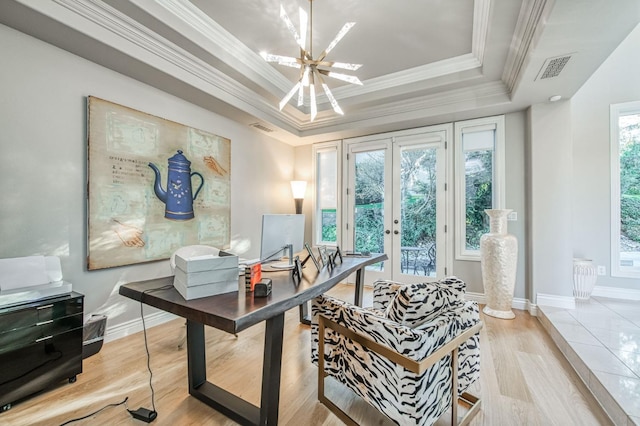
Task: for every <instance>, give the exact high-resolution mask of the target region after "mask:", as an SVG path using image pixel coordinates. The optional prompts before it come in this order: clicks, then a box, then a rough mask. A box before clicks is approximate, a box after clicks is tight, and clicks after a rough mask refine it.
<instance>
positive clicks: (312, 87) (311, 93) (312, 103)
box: [309, 70, 318, 121]
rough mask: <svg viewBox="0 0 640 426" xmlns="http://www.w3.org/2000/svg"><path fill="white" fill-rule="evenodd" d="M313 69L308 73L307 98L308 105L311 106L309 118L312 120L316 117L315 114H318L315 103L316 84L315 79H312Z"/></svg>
mask: <svg viewBox="0 0 640 426" xmlns="http://www.w3.org/2000/svg"><path fill="white" fill-rule="evenodd" d="M314 71H315V70H311V72H310V73H309V98H310V99H309V100H310V107H311V120H310V121H313V120H315V118H316V115H318V104H317V103H316V86H315V80H314V75H315V72H314Z"/></svg>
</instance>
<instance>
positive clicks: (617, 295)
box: [591, 286, 640, 300]
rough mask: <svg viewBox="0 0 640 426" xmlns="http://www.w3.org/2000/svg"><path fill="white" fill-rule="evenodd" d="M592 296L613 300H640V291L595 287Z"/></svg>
mask: <svg viewBox="0 0 640 426" xmlns="http://www.w3.org/2000/svg"><path fill="white" fill-rule="evenodd" d="M591 295H592V296H600V297H609V298H611V299H625V300H640V290H638V289H635V288H620V287H603V286H595V287H594V289H593V292H592V293H591Z"/></svg>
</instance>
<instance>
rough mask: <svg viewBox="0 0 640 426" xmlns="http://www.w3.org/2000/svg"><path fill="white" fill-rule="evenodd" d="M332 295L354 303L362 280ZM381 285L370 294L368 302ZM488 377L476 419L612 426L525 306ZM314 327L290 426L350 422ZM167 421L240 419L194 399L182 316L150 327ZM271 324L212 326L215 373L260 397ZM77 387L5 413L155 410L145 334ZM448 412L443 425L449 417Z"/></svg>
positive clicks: (492, 327) (291, 389)
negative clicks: (316, 356)
mask: <svg viewBox="0 0 640 426" xmlns="http://www.w3.org/2000/svg"><path fill="white" fill-rule="evenodd" d="M331 294H334V295H336V296H338V297H341V298H344V299H345V300H352V294H353V287H351V286H346V285H343V286H338V287H336V288H335V289H334V290H332V292H331ZM370 299H371V291H370V289H367V290H366V292H365V306H366V305H367V302H368V301H370ZM483 321H484V328H483V330H482V332H481V369H482V372H481V380H480V382H479V383H478V384H477V385H476V386H474V389H472V392H473V393H475V394H476V395H478V396H480V397H481V398H482V400H483V402H482V410H481V412H480V413H479V414H478V415H477V416H476V418H475V419H474V421H473V422H472V424H473V425H476V426H477V425H490V426H501V425H544V426H547V425H562V426H567V425H580V426H585V425H608V424H610V422H609V420H608V418H607V417H606V415H605V414H604V412H603V411H602V410H601V409H600V407H599V406H598V404H597V402H596V401H595V399H594V398H593V397H592V396H591V395H590V394H589V393H588V391H587V390H586V388H585V387H584V385H583V384H582V382H581V381H580V380H579V379H578V378H577V376H576V374H575V373H574V372H573V370H571V367H570V366H569V364H568V363H567V362H566V360H565V359H564V358H563V357H562V355H561V354H560V352H559V351H558V349H557V348H556V347H555V345H554V344H553V342H552V340H551V339H550V338H549V336H548V335H547V334H546V333H545V331H544V330H543V328H542V327H541V325H540V324H539V322H538V320H537V319H536V318H535V317H531V316H530V315H529V314H528V313H526V312H523V311H516V319H515V320H512V321H508V320H499V319H495V318H491V317H484V318H483ZM309 334H310V331H309V328H308V327H307V326H304V325H301V324H300V323H299V322H298V311H297V309H294V310H291V311H289V312H287V314H286V322H285V335H284V338H285V344H284V354H283V368H282V382H281V393H280V424H282V425H295V426H298V425H340V424H341V422H340V421H339V420H338V419H337V418H336V417H335V416H334V415H333V414H332V413H331V412H330V411H329V410H328V409H327V408H325V407H324V406H323V405H322V404H320V403H319V402H318V401H317V398H316V378H317V368H316V367H315V366H314V365H312V364H311V362H310V360H309V352H310V349H309V347H310V337H309ZM147 335H148V339H149V350H150V353H151V368H152V370H153V386H154V389H155V401H156V409H157V411H158V418H157V419H156V420H155V422H154V423H152V424H154V425H171V426H182V425H234V424H235V423H234V422H232V421H231V420H228V419H227V418H226V417H225V416H223V415H222V414H219V413H218V412H216V411H215V410H213V409H211V408H209V407H208V406H206V405H204V404H203V403H201V402H199V401H197V400H196V399H194V398H191V397H190V396H189V395H188V390H187V363H186V349H178V344H179V342H180V341H181V338H182V336H183V335H184V321H183V320H181V319H177V320H174V321H171V322H168V323H165V324H163V325H160V326H157V327H154V328H152V329H150V330H148V332H147ZM263 335H264V326H263V325H258V326H255V327H252V328H251V329H249V330H246V331H244V332H242V333H240V334H239V335H238V337H237V338H236V337H234V336H233V335H229V334H226V333H223V332H220V331H218V330H215V329H212V328H208V327H207V328H206V340H207V357H208V358H207V359H208V373H207V374H208V380H209V381H211V382H213V383H216V384H217V385H219V386H222V387H224V388H225V389H227V390H229V391H232V392H234V393H236V394H237V395H239V396H242V397H243V398H245V399H247V400H248V401H250V402H252V403H254V404H256V405H257V404H258V403H259V398H260V378H261V371H262V347H263ZM83 369H84V372H83V373H82V374H80V375H79V376H78V380H77V382H76V383H74V384H61V385H60V386H58V387H56V388H54V389H52V390H49V391H47V392H44V393H41V394H39V395H36V396H35V397H32V398H29V399H27V400H25V401H23V402H20V403H18V404H15V405H14V406H13V408H11V410H9V411H7V412H5V413H3V414H0V424H2V425H59V424H61V423H64V422H65V421H67V420H70V419H72V418H76V417H82V416H84V415H87V414H89V413H91V412H93V411H95V410H98V409H99V408H101V407H103V406H105V405H107V404H112V403H117V402H120V401H122V400H123V399H124V398H125V397H127V396H128V397H129V401H128V406H129V408H130V409H137V408H138V407H140V406H143V407H145V408H151V400H150V395H151V393H150V389H149V373H148V371H147V361H146V352H145V349H144V340H143V336H142V333H138V334H135V335H132V336H128V337H126V338H122V339H119V340H117V341H114V342H110V343H107V344H105V345H104V347H103V348H102V350H101V351H100V352H99V353H98V354H96V355H94V356H92V357H90V358H88V359H86V360H85V362H84V366H83ZM327 394H328V395H329V396H330V397H331V398H332V399H334V400H336V401H338V402H339V404H340V405H341V406H343V407H346V409H347V411H348V412H349V413H350V414H351V415H352V416H353V417H354V418H356V419H357V420H358V421H359V422H360V423H361V424H363V425H374V424H375V425H386V424H389V422H388V421H387V420H386V419H385V418H384V417H382V416H380V415H379V414H377V413H375V412H374V410H373V409H372V408H370V407H369V406H368V405H367V404H366V403H364V402H363V401H361V400H359V399H358V398H357V397H355V396H353V394H351V393H350V392H349V391H346V390H344V389H343V388H342V387H340V386H339V385H338V384H337V383H335V382H332V381H327ZM447 423H448V422H447V419H445V418H443V419H441V420H440V421H439V422H438V424H439V425H440V424H442V425H445V424H447ZM73 424H74V425H76V424H77V425H82V424H84V425H129V424H130V425H138V426H139V425H142V424H144V423H142V422H139V421H137V420H134V419H133V418H132V417H131V416H130V415H129V413H127V412H126V411H125V409H124V407H123V406H118V407H112V408H107V409H105V410H104V411H102V412H100V413H99V414H96V415H95V416H92V417H90V418H88V419H86V420H83V421H80V422H76V423H73Z"/></svg>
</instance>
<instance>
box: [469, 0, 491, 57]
mask: <svg viewBox="0 0 640 426" xmlns="http://www.w3.org/2000/svg"><path fill="white" fill-rule="evenodd" d="M490 10H491V0H475V1H474V2H473V34H472V36H471V37H472V39H471V53H472V54H473V56H474V57H475V58H476V60H477V61H478V62H479V63H480V66H482V63H483V62H484V52H485V49H486V46H487V32H488V31H489V12H490Z"/></svg>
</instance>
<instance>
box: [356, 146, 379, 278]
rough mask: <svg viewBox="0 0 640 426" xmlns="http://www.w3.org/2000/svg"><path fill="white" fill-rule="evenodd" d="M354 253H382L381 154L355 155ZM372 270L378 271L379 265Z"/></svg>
mask: <svg viewBox="0 0 640 426" xmlns="http://www.w3.org/2000/svg"><path fill="white" fill-rule="evenodd" d="M354 156H355V187H354V192H355V194H354V196H355V212H354V217H355V220H354V221H355V226H354V237H355V238H354V249H355V250H356V251H359V252H371V253H384V193H385V188H384V173H385V170H384V162H385V161H384V157H385V151H384V150H379V151H368V152H359V153H355V155H354ZM373 267H377V268H382V265H374V266H373Z"/></svg>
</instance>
